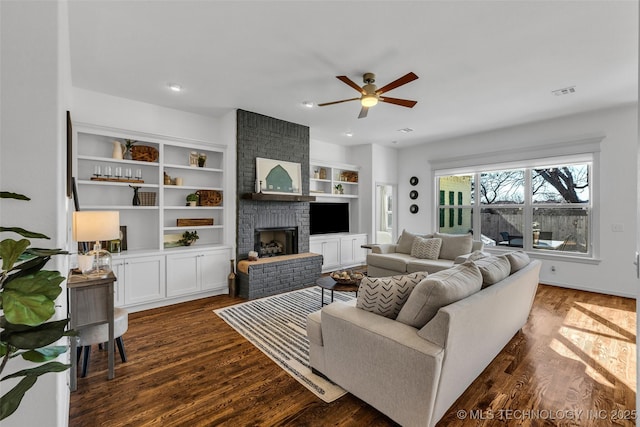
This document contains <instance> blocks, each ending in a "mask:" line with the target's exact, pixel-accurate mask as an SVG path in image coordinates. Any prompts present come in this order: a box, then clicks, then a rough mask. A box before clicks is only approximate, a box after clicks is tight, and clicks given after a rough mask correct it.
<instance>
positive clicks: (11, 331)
mask: <svg viewBox="0 0 640 427" xmlns="http://www.w3.org/2000/svg"><path fill="white" fill-rule="evenodd" d="M67 323H69V319H63V320H56V321H53V322H47V323H43V324H42V325H40V326H36V327H31V328H28V329H27V328H25V326H24V325H13V324H11V323H7V322H4V324H3V327H4V330H3V331H2V332H0V341H3V342H5V343H7V344H9V345H12V346H14V347H16V348H19V349H22V350H35V349H38V348H41V347H45V346H48V345H49V344H53V343H54V342H56V341H57V340H59V339H60V338H62V337H63V336H64V335H65V330H64V329H65V327H66V326H67Z"/></svg>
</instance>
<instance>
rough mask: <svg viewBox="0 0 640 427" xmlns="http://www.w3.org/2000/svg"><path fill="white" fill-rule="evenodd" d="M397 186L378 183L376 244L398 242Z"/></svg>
mask: <svg viewBox="0 0 640 427" xmlns="http://www.w3.org/2000/svg"><path fill="white" fill-rule="evenodd" d="M396 193H397V191H396V185H395V184H386V183H376V219H375V235H374V239H375V243H377V244H383V243H393V242H395V241H396V236H397V230H396V218H395V217H396V212H395V210H396V206H397V203H396Z"/></svg>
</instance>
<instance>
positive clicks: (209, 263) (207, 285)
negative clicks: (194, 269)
mask: <svg viewBox="0 0 640 427" xmlns="http://www.w3.org/2000/svg"><path fill="white" fill-rule="evenodd" d="M229 257H230V255H229V251H227V250H224V251H211V252H204V253H202V254H199V255H198V258H197V264H198V275H199V278H200V284H201V289H202V290H203V291H210V290H213V289H224V288H227V286H228V285H227V277H228V276H229V272H230V271H231V265H230V262H229V260H230V259H231V258H229Z"/></svg>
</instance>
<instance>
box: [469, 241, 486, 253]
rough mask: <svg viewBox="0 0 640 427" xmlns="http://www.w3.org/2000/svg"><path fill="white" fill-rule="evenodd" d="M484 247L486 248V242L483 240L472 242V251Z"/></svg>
mask: <svg viewBox="0 0 640 427" xmlns="http://www.w3.org/2000/svg"><path fill="white" fill-rule="evenodd" d="M482 249H484V243H482V240H474V241H473V242H472V243H471V252H474V251H481V250H482Z"/></svg>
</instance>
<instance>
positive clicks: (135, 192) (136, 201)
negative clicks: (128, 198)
mask: <svg viewBox="0 0 640 427" xmlns="http://www.w3.org/2000/svg"><path fill="white" fill-rule="evenodd" d="M131 188H133V201H132V202H131V204H132V205H133V206H140V196H139V195H138V190H139V189H140V187H131Z"/></svg>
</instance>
